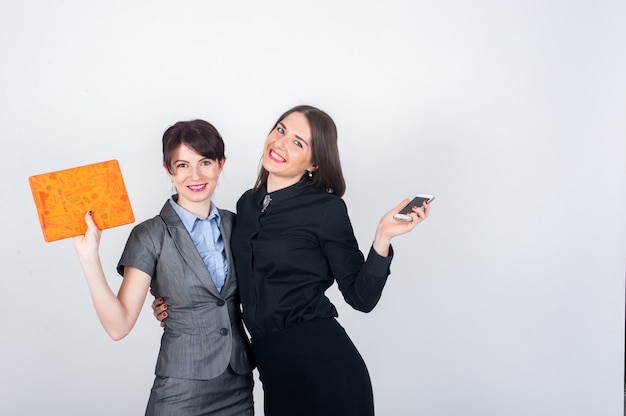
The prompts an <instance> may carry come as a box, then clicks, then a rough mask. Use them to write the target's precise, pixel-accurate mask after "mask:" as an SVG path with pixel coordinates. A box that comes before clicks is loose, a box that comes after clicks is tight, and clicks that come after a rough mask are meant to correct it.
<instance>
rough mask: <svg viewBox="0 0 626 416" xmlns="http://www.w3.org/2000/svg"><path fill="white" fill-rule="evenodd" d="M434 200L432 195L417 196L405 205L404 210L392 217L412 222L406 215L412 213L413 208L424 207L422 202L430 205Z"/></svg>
mask: <svg viewBox="0 0 626 416" xmlns="http://www.w3.org/2000/svg"><path fill="white" fill-rule="evenodd" d="M434 199H435V197H434V196H432V195H427V194H418V195H417V196H416V197H415V198H413V199H412V200H411V202H409V203H408V204H406V205H405V206H404V208H402V209H401V210H400V212H398V213H397V214H396V215H394V216H393V217H394V218H395V219H397V220H402V221H413V219H412V218H411V217H410V216H409V215H408V214H409V213H410V212H413V207H421V206H422V205H424V201H426V202H428V203H429V204H430V203H431V202H432V201H433V200H434Z"/></svg>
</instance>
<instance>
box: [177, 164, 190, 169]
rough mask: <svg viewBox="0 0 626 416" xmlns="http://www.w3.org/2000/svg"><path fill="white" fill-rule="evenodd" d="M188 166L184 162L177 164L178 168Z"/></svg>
mask: <svg viewBox="0 0 626 416" xmlns="http://www.w3.org/2000/svg"><path fill="white" fill-rule="evenodd" d="M186 167H187V164H186V163H183V162H180V163H177V164H176V169H182V168H186Z"/></svg>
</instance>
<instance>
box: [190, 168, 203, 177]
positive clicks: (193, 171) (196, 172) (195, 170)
mask: <svg viewBox="0 0 626 416" xmlns="http://www.w3.org/2000/svg"><path fill="white" fill-rule="evenodd" d="M191 175H192V176H193V178H194V179H198V178H199V177H200V176H201V174H200V166H199V165H195V166H193V167H192V168H191Z"/></svg>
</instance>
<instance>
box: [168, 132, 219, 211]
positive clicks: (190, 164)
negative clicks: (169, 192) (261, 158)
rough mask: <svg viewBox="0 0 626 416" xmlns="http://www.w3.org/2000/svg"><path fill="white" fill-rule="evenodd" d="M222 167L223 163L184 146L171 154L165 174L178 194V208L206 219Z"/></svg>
mask: <svg viewBox="0 0 626 416" xmlns="http://www.w3.org/2000/svg"><path fill="white" fill-rule="evenodd" d="M225 163H226V160H225V159H224V160H222V161H219V160H215V159H209V158H207V157H204V156H202V155H201V154H199V153H197V152H196V151H195V150H193V149H191V148H190V147H188V146H186V145H185V144H184V143H183V144H181V145H180V146H178V148H177V149H176V150H175V151H174V152H173V154H172V163H171V167H170V169H169V171H168V175H169V177H170V179H172V182H173V183H174V185H175V186H176V190H177V192H178V201H177V202H178V205H180V206H181V207H183V208H185V209H186V210H187V211H190V212H193V213H194V214H196V215H199V216H201V217H203V218H206V217H207V216H208V214H209V210H210V207H211V198H212V196H213V191H215V188H216V187H217V181H218V179H219V176H220V173H221V172H222V169H223V168H224V164H225ZM167 170H168V169H166V171H167Z"/></svg>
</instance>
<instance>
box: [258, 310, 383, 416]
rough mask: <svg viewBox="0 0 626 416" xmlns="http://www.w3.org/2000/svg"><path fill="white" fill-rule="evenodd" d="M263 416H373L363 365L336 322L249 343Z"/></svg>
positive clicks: (320, 322)
mask: <svg viewBox="0 0 626 416" xmlns="http://www.w3.org/2000/svg"><path fill="white" fill-rule="evenodd" d="M252 349H253V351H254V357H255V359H256V364H257V366H258V370H259V375H260V379H261V382H262V383H263V391H264V403H265V415H266V416H295V415H297V416H334V415H337V416H371V415H373V414H374V399H373V394H372V384H371V381H370V377H369V373H368V371H367V367H366V366H365V362H364V361H363V358H362V357H361V354H359V352H358V350H357V349H356V347H355V346H354V344H353V343H352V341H351V340H350V338H349V337H348V335H347V334H346V332H345V330H344V329H343V328H342V327H341V325H339V323H338V322H337V321H336V320H335V319H320V320H316V321H312V322H307V323H305V324H301V325H297V326H295V327H291V328H288V329H285V330H282V331H278V332H275V333H271V334H268V335H265V336H262V337H257V338H254V339H253V340H252Z"/></svg>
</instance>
